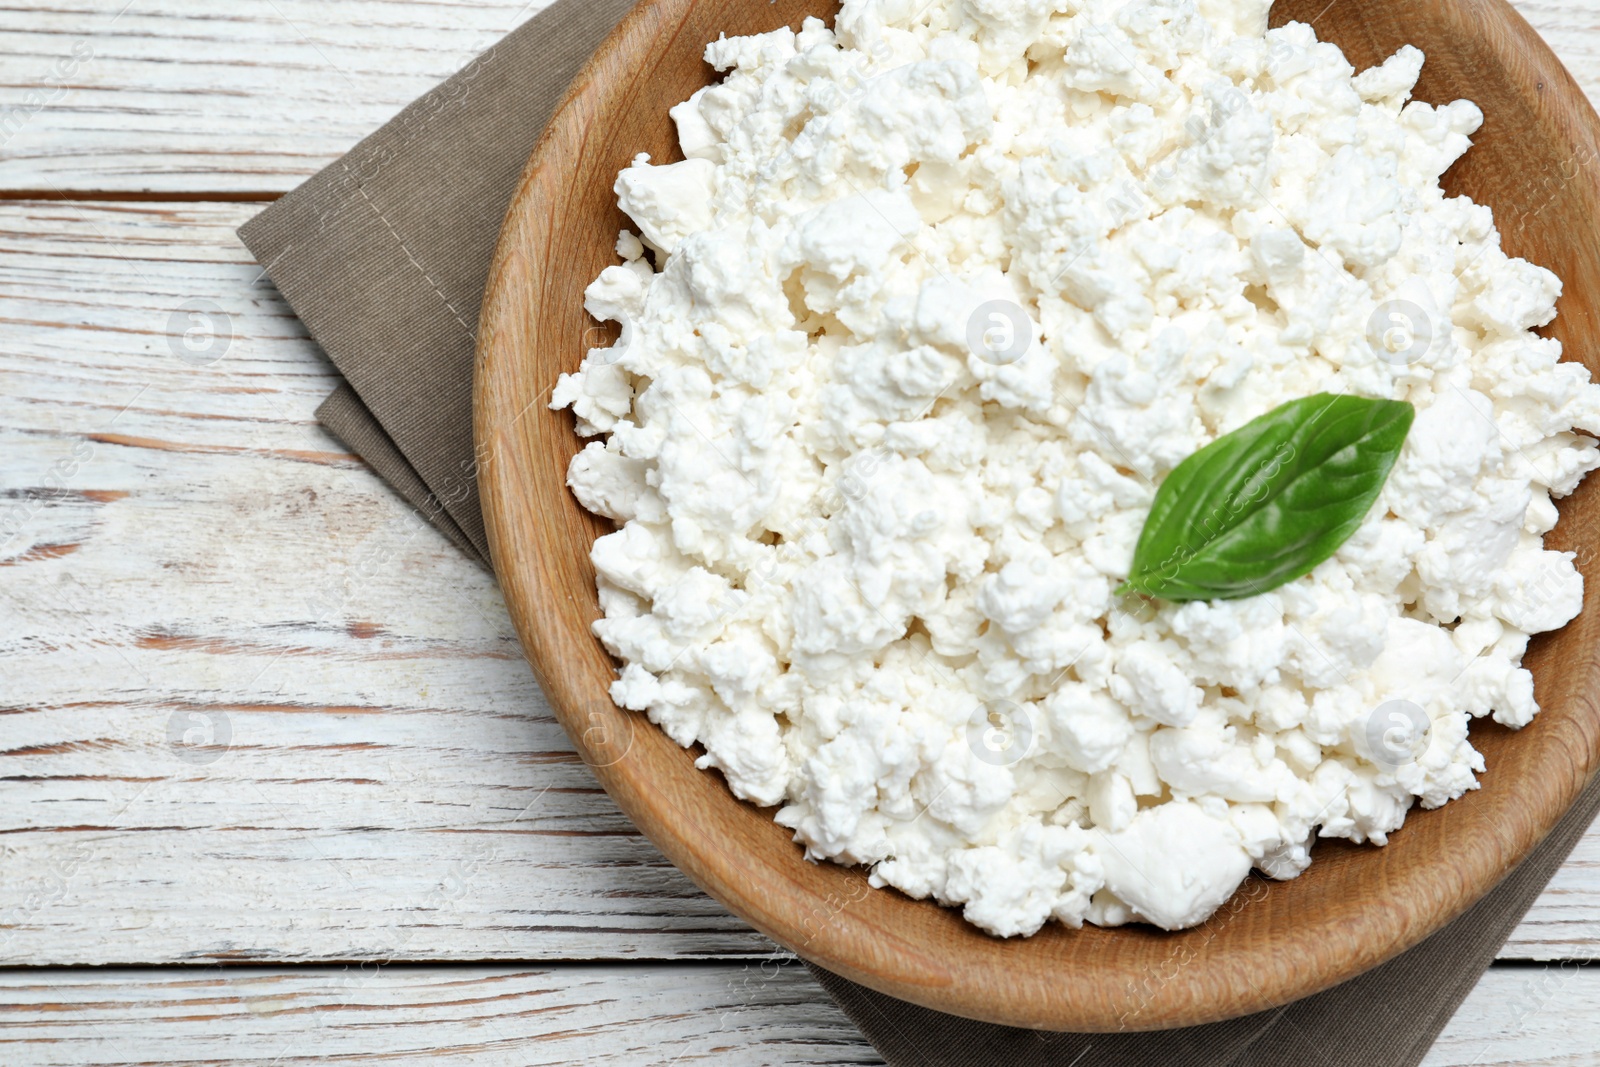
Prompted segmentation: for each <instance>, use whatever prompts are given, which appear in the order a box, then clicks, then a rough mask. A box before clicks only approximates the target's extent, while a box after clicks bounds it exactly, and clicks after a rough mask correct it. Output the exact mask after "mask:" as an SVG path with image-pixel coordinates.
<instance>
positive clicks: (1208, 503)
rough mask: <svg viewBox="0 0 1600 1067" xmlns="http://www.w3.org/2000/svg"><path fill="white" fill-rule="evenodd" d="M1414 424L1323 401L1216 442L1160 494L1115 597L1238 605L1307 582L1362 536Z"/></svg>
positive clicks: (1407, 413) (1389, 410) (1291, 406)
mask: <svg viewBox="0 0 1600 1067" xmlns="http://www.w3.org/2000/svg"><path fill="white" fill-rule="evenodd" d="M1415 417H1416V410H1415V409H1414V408H1413V407H1412V406H1411V405H1410V404H1408V403H1406V402H1404V401H1400V400H1368V399H1365V398H1363V397H1357V396H1334V395H1332V394H1329V393H1318V394H1316V395H1315V396H1308V397H1305V398H1303V399H1300V400H1292V401H1290V402H1289V403H1287V404H1284V405H1282V406H1281V407H1278V408H1275V409H1273V410H1272V411H1269V412H1267V413H1266V414H1265V415H1263V416H1261V417H1260V418H1258V419H1255V420H1254V421H1252V422H1250V423H1247V424H1246V425H1244V426H1241V427H1240V428H1239V429H1237V430H1235V431H1233V432H1232V433H1229V434H1224V435H1223V436H1222V437H1219V438H1217V439H1216V440H1215V441H1213V442H1211V444H1209V445H1207V446H1206V447H1205V448H1202V449H1201V450H1200V451H1198V452H1196V453H1195V454H1194V455H1192V456H1190V457H1189V458H1188V459H1186V460H1184V461H1183V462H1182V463H1180V464H1178V465H1177V466H1176V467H1174V468H1173V470H1172V472H1171V473H1170V474H1168V475H1167V477H1166V480H1165V481H1163V482H1162V483H1161V487H1160V488H1159V489H1158V490H1157V491H1156V497H1155V500H1154V502H1153V503H1152V504H1151V507H1150V514H1149V516H1148V517H1147V518H1146V519H1145V524H1144V530H1143V532H1142V533H1141V534H1140V535H1139V544H1138V547H1137V548H1136V549H1135V550H1134V555H1133V567H1132V573H1130V574H1129V575H1128V580H1127V582H1126V583H1125V584H1124V585H1123V586H1122V587H1121V588H1120V589H1118V590H1117V592H1118V594H1119V595H1121V594H1127V593H1142V594H1144V595H1145V596H1152V597H1160V598H1161V599H1163V600H1236V599H1240V598H1243V597H1251V596H1258V595H1260V594H1262V593H1267V592H1271V591H1272V590H1274V589H1276V588H1278V587H1279V586H1281V585H1284V584H1286V583H1288V582H1292V581H1294V580H1295V579H1296V578H1299V577H1301V576H1303V575H1305V574H1309V573H1310V572H1311V571H1312V570H1313V569H1314V568H1315V567H1316V566H1317V564H1319V563H1321V562H1322V561H1323V560H1325V559H1327V558H1328V557H1330V556H1332V555H1333V554H1334V553H1335V552H1337V551H1338V549H1339V546H1340V545H1342V544H1344V543H1345V542H1346V541H1348V540H1349V539H1350V536H1351V535H1352V534H1354V533H1355V532H1356V530H1357V528H1359V527H1360V525H1361V522H1362V520H1363V519H1365V518H1366V516H1367V512H1368V511H1369V510H1371V508H1372V504H1373V502H1374V501H1375V500H1377V498H1378V494H1379V493H1380V492H1382V490H1383V485H1384V482H1386V481H1387V480H1388V478H1389V472H1390V471H1391V470H1393V469H1394V464H1395V460H1396V459H1397V458H1399V455H1400V449H1401V448H1402V447H1403V446H1404V445H1405V441H1406V435H1407V434H1408V433H1409V432H1410V430H1411V423H1412V420H1413V419H1414V418H1415Z"/></svg>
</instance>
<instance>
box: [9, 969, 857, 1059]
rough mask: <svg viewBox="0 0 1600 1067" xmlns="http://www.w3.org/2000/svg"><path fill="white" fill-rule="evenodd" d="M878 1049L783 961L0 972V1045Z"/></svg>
mask: <svg viewBox="0 0 1600 1067" xmlns="http://www.w3.org/2000/svg"><path fill="white" fill-rule="evenodd" d="M332 1060H338V1061H339V1062H341V1063H358V1064H359V1063H385V1064H395V1063H400V1064H419V1065H420V1064H434V1063H439V1062H449V1063H452V1064H461V1065H463V1067H480V1065H481V1067H490V1065H494V1067H509V1065H512V1064H515V1065H518V1067H522V1065H532V1064H584V1065H589V1064H598V1063H617V1064H662V1065H665V1064H674V1063H675V1064H692V1063H717V1064H727V1063H735V1064H740V1063H762V1064H772V1065H779V1064H817V1063H836V1064H847V1063H860V1064H869V1063H881V1062H882V1061H881V1060H879V1059H878V1057H877V1055H876V1054H875V1053H874V1052H873V1050H872V1047H871V1046H870V1045H868V1044H867V1042H866V1039H865V1038H863V1037H862V1036H861V1034H860V1032H859V1031H857V1030H856V1028H855V1027H854V1026H853V1025H852V1024H851V1023H850V1021H849V1019H847V1018H846V1017H845V1016H844V1014H843V1013H842V1012H841V1011H839V1009H838V1008H836V1007H835V1006H834V1005H833V1003H832V1002H831V1001H830V1000H828V998H827V995H826V994H824V993H823V992H822V990H821V989H820V988H819V987H818V986H817V985H816V983H815V982H813V981H812V980H811V977H810V976H809V975H808V974H807V973H806V972H805V970H804V968H801V967H799V966H797V965H794V964H789V965H781V964H777V963H766V964H758V963H750V964H749V965H747V966H739V965H728V964H720V965H715V966H711V967H689V966H684V965H677V966H672V965H655V966H649V965H634V966H629V967H606V966H596V965H592V964H591V965H573V966H566V967H558V968H550V969H539V970H504V969H489V968H482V967H470V968H402V967H388V968H370V967H369V968H367V969H366V970H362V969H361V968H358V967H348V968H343V969H331V970H330V969H323V968H304V969H296V970H291V971H266V970H261V969H256V968H248V969H236V968H228V969H225V970H218V969H216V968H212V969H210V970H199V971H195V970H191V969H189V968H180V969H172V970H165V971H152V970H143V971H110V972H102V971H76V972H61V971H47V972H42V973H31V972H25V971H24V972H12V973H9V974H5V975H0V1061H3V1062H5V1063H6V1064H8V1065H15V1067H45V1065H47V1064H76V1065H84V1067H87V1065H91V1064H96V1065H111V1064H137V1063H180V1062H181V1063H184V1064H196V1065H197V1064H217V1065H224V1064H228V1065H243V1064H247V1063H248V1064H272V1065H274V1067H311V1065H315V1064H323V1063H327V1062H329V1061H332Z"/></svg>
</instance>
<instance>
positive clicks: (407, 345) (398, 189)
mask: <svg viewBox="0 0 1600 1067" xmlns="http://www.w3.org/2000/svg"><path fill="white" fill-rule="evenodd" d="M630 3H631V0H558V2H557V3H556V4H555V5H554V6H552V7H550V8H547V9H546V10H544V11H543V12H541V13H540V14H538V15H536V16H535V17H534V18H533V19H531V20H530V21H528V22H527V23H526V24H525V25H523V26H522V27H521V28H520V29H518V30H516V31H515V32H514V33H512V34H510V35H509V36H508V37H506V38H505V39H504V40H503V41H501V42H500V43H499V44H497V45H495V46H494V47H493V48H491V49H490V50H489V51H488V52H486V53H484V54H483V55H482V56H479V57H478V58H477V59H475V60H473V62H472V63H471V64H470V65H469V66H468V67H467V68H466V69H464V70H463V71H461V73H459V74H457V75H456V76H455V77H453V78H451V79H450V80H449V81H446V82H445V83H444V84H442V85H441V86H439V87H438V88H436V89H434V90H433V91H432V92H430V93H428V94H427V95H426V96H424V97H423V98H422V99H420V100H418V101H417V102H415V103H414V104H412V105H411V106H410V107H408V108H406V109H405V110H404V111H403V112H401V113H400V114H399V115H398V116H397V117H396V118H395V119H393V120H392V121H391V122H389V123H388V124H387V125H385V126H384V127H383V128H382V129H380V130H378V131H377V132H376V133H374V134H372V135H371V136H370V137H368V138H367V139H366V140H364V141H362V142H361V143H360V144H359V145H357V146H356V147H355V148H354V149H353V150H352V151H351V152H350V153H349V154H348V155H346V156H345V157H344V158H342V159H340V160H338V161H336V162H334V163H332V164H330V165H329V166H328V167H327V168H325V169H324V170H323V171H322V172H321V173H319V174H317V175H316V176H315V177H314V178H312V179H311V180H309V181H307V182H306V183H305V184H304V185H302V186H300V187H299V188H298V189H296V190H294V191H293V192H291V193H290V194H288V195H287V196H285V197H284V198H283V199H282V200H280V201H278V202H277V203H276V204H274V205H272V206H271V207H269V208H267V209H266V210H265V211H263V212H262V213H261V214H259V215H257V216H256V217H255V218H253V219H251V220H250V221H249V222H248V223H246V224H245V226H244V227H243V228H242V229H241V230H240V231H239V232H240V236H241V237H242V238H243V240H244V243H245V244H246V245H247V246H248V247H249V248H250V250H251V251H252V252H253V253H254V254H255V256H256V258H257V259H258V260H259V261H260V262H261V263H263V264H265V265H266V266H267V268H268V271H269V272H270V274H271V275H272V279H273V281H274V282H275V283H276V284H277V286H278V289H279V290H280V291H281V292H282V293H283V295H284V296H285V297H286V298H287V299H288V301H289V303H290V304H291V305H292V306H293V307H294V310H295V312H296V313H297V314H298V315H299V316H300V318H301V319H302V320H303V321H304V322H305V324H306V326H307V328H308V329H309V330H310V331H311V333H312V334H313V336H315V337H316V338H317V340H318V341H320V342H321V344H322V346H323V348H324V349H325V350H326V351H327V353H328V355H329V356H330V357H331V358H332V360H333V362H334V363H335V364H336V365H337V366H338V368H339V369H340V370H341V371H342V372H343V373H344V375H345V378H346V379H347V382H348V384H347V385H345V386H343V387H341V388H340V389H339V391H338V392H336V393H334V394H333V395H332V396H331V397H329V399H328V401H327V402H326V403H325V404H324V405H323V406H322V407H321V408H320V409H319V410H318V415H319V417H320V418H321V419H322V420H323V422H324V423H325V424H326V425H327V426H328V428H329V429H331V430H332V431H333V432H334V433H336V434H338V435H339V436H340V437H341V438H343V439H344V441H345V442H346V443H348V444H349V445H350V447H352V448H353V449H355V450H356V451H357V452H359V453H360V454H361V455H362V456H363V457H365V458H366V460H367V461H368V462H369V463H370V464H371V465H372V467H373V468H374V469H375V470H377V472H378V473H379V474H380V475H382V476H383V477H384V478H385V479H386V480H387V481H388V482H389V484H390V485H391V486H393V487H394V488H395V490H396V491H397V492H399V493H400V494H401V495H402V496H403V497H404V498H405V499H406V500H407V501H409V502H410V503H411V504H412V505H413V506H414V507H416V508H417V509H418V511H419V512H420V513H421V514H423V515H424V516H425V517H427V518H428V519H429V520H430V521H432V522H434V523H435V525H437V526H438V527H439V528H440V529H441V530H442V531H443V532H444V533H445V534H446V536H448V537H449V538H450V539H451V540H452V541H454V542H456V543H457V544H458V545H460V546H461V547H462V549H463V551H465V552H467V553H468V554H470V555H472V556H473V557H474V558H477V559H479V560H480V561H482V560H487V559H488V546H487V543H486V541H485V538H484V528H483V519H482V516H481V515H480V513H479V510H478V498H477V486H476V484H475V483H474V481H473V479H472V477H471V475H470V472H471V471H472V469H473V464H472V457H473V445H472V362H473V332H474V330H475V328H476V325H477V316H478V306H479V304H480V302H481V300H482V296H483V287H484V282H485V279H486V276H487V274H488V269H489V261H490V257H491V254H492V252H493V249H494V243H495V237H496V234H497V232H498V229H499V226H500V221H501V218H502V217H503V215H504V214H505V210H506V206H507V204H508V202H509V200H510V197H511V193H512V190H513V189H514V188H515V185H516V179H517V175H518V173H519V171H520V170H521V168H522V165H523V163H524V162H525V161H526V160H527V157H528V153H529V152H530V151H531V149H532V147H533V144H534V141H535V140H536V139H537V137H538V135H539V132H540V131H541V130H542V129H543V127H544V124H545V122H546V121H547V119H548V118H549V115H550V113H551V112H552V111H553V110H554V107H555V105H556V103H558V102H559V100H560V97H561V94H562V91H563V90H564V89H565V87H566V85H567V83H568V82H569V81H570V79H571V78H572V76H573V75H574V74H575V73H576V72H577V69H578V67H579V66H580V65H581V64H582V62H583V60H584V59H585V58H586V57H587V56H588V55H589V54H590V53H591V52H592V51H593V49H594V48H595V47H596V46H597V45H598V44H599V43H600V41H601V39H602V38H603V37H604V36H605V34H606V32H607V31H608V30H609V29H610V28H611V26H612V25H614V24H615V22H616V21H617V19H619V18H620V17H621V15H622V14H623V12H624V11H625V10H626V9H627V8H628V6H629V5H630ZM1597 808H1600V781H1596V782H1591V783H1590V785H1589V788H1588V789H1587V790H1586V791H1585V792H1584V794H1583V796H1582V798H1581V799H1580V800H1579V802H1578V803H1577V804H1576V805H1575V806H1574V808H1573V810H1572V811H1571V812H1570V813H1568V815H1567V816H1566V818H1564V819H1563V820H1562V822H1561V823H1560V825H1559V826H1558V827H1557V828H1556V830H1555V831H1554V832H1553V833H1551V835H1550V836H1549V837H1548V838H1547V839H1546V840H1545V841H1544V842H1543V843H1542V844H1541V845H1540V846H1539V847H1538V848H1537V849H1536V850H1535V851H1534V852H1533V853H1532V855H1530V857H1529V858H1528V859H1527V860H1526V861H1525V862H1524V863H1523V864H1522V865H1521V866H1520V867H1519V868H1518V869H1517V870H1516V871H1515V872H1514V873H1513V874H1512V875H1511V876H1510V877H1508V878H1507V879H1506V880H1505V881H1504V882H1502V883H1501V884H1500V886H1499V887H1498V888H1496V889H1495V890H1494V891H1493V892H1492V893H1490V894H1489V895H1488V896H1487V897H1485V898H1484V899H1483V900H1482V901H1481V902H1479V903H1478V904H1477V906H1475V907H1474V908H1473V909H1472V910H1470V911H1469V912H1467V913H1466V914H1465V915H1463V916H1462V917H1461V918H1459V919H1458V920H1456V921H1455V922H1454V923H1452V924H1451V925H1450V926H1448V927H1447V928H1445V929H1444V930H1442V931H1440V932H1439V933H1437V934H1435V935H1434V936H1433V937H1431V938H1429V939H1428V940H1427V941H1425V942H1423V943H1422V944H1421V945H1419V946H1417V947H1416V948H1414V949H1412V950H1411V951H1410V952H1407V953H1406V954H1404V955H1403V956H1400V957H1399V958H1397V959H1395V960H1392V961H1391V962H1389V963H1387V964H1384V965H1383V966H1381V967H1378V968H1375V969H1374V970H1372V971H1369V972H1368V973H1366V974H1364V975H1362V976H1360V977H1358V978H1356V979H1354V980H1352V981H1349V982H1346V983H1345V984H1343V985H1341V986H1338V987H1336V988H1334V989H1331V990H1328V991H1326V992H1323V993H1320V994H1318V995H1316V996H1312V997H1308V998H1306V999H1305V1000H1302V1001H1299V1002H1298V1003H1295V1004H1292V1005H1289V1006H1287V1007H1285V1008H1280V1009H1277V1010H1275V1011H1270V1012H1263V1013H1261V1014H1258V1015H1252V1016H1247V1017H1245V1018H1241V1019H1234V1020H1231V1021H1229V1022H1224V1023H1216V1024H1213V1025H1210V1026H1200V1027H1192V1028H1189V1029H1184V1030H1169V1031H1163V1032H1158V1033H1143V1034H1053V1033H1036V1032H1034V1031H1028V1030H1017V1029H1012V1028H1009V1027H1002V1026H993V1025H989V1024H985V1023H976V1022H972V1021H970V1020H967V1019H961V1018H957V1017H955V1016H951V1015H944V1014H941V1013H939V1012H935V1011H929V1010H928V1009H926V1008H920V1007H917V1006H915V1005H911V1004H906V1003H903V1002H901V1001H897V1000H895V999H893V998H892V997H887V996H884V995H883V994H880V993H876V992H873V991H872V990H869V989H866V988H865V987H863V986H859V985H856V984H854V983H851V982H848V981H845V980H844V979H842V978H840V977H838V976H837V975H833V974H829V973H828V972H826V971H823V970H821V969H820V968H817V967H812V968H811V970H812V972H813V973H814V974H815V975H816V976H817V978H818V980H819V981H821V983H822V985H823V987H824V988H825V989H826V990H827V991H828V992H829V993H830V994H831V995H832V996H833V998H834V999H835V1000H836V1001H838V1002H839V1004H840V1005H841V1006H842V1007H843V1008H844V1010H845V1011H846V1012H847V1013H848V1014H849V1015H850V1017H851V1018H852V1019H853V1020H855V1022H856V1023H857V1025H859V1026H860V1027H861V1029H862V1031H863V1032H864V1033H865V1034H866V1035H867V1037H868V1039H869V1040H871V1041H872V1043H873V1045H874V1046H876V1047H877V1049H878V1051H879V1052H880V1053H881V1054H882V1055H883V1057H884V1058H885V1059H886V1060H887V1061H888V1062H889V1063H891V1064H893V1065H895V1067H910V1065H937V1067H946V1065H950V1067H955V1065H974V1067H976V1065H983V1064H1005V1065H1007V1067H1035V1065H1037V1067H1045V1065H1056V1067H1109V1065H1112V1064H1139V1065H1142V1064H1150V1065H1156V1064H1160V1065H1162V1067H1257V1065H1260V1067H1265V1065H1269V1064H1271V1065H1279V1064H1297V1065H1298V1064H1312V1065H1314V1064H1335V1065H1339V1067H1344V1065H1348V1064H1361V1065H1363V1067H1414V1065H1415V1064H1417V1063H1418V1062H1419V1061H1421V1059H1422V1057H1423V1056H1424V1054H1425V1053H1426V1052H1427V1050H1428V1048H1429V1047H1430V1046H1431V1045H1432V1044H1433V1041H1434V1039H1435V1038H1436V1037H1437V1036H1438V1034H1439V1031H1440V1030H1441V1029H1442V1028H1443V1027H1444V1025H1445V1023H1447V1022H1448V1021H1449V1019H1450V1017H1451V1015H1453V1014H1454V1012H1455V1010H1456V1008H1457V1007H1458V1006H1459V1005H1460V1004H1461V1001H1462V999H1463V998H1464V997H1465V996H1466V995H1467V993H1468V992H1469V991H1470V990H1471V989H1472V988H1473V986H1474V985H1476V984H1477V982H1478V979H1479V978H1480V976H1481V975H1482V974H1483V971H1484V969H1485V968H1486V967H1487V966H1488V965H1489V964H1490V963H1491V962H1492V961H1493V960H1494V957H1495V954H1496V952H1497V951H1498V950H1499V948H1500V946H1501V944H1503V943H1504V941H1505V939H1506V937H1507V935H1508V934H1510V932H1511V931H1512V929H1514V928H1515V927H1516V925H1517V923H1518V922H1519V921H1520V920H1521V918H1522V916H1523V914H1524V913H1525V912H1526V911H1527V909H1528V907H1529V905H1530V904H1532V903H1533V900H1534V898H1535V897H1537V896H1538V895H1539V892H1540V890H1541V889H1543V887H1544V885H1545V883H1546V882H1548V881H1549V879H1550V877H1551V875H1553V874H1554V873H1555V871H1556V868H1558V867H1559V866H1560V865H1561V863H1562V861H1563V860H1565V859H1566V857H1567V854H1568V853H1569V852H1571V850H1572V847H1573V845H1574V844H1576V842H1577V841H1578V838H1579V837H1581V836H1582V834H1583V832H1584V828H1585V827H1587V826H1588V825H1589V823H1590V821H1591V820H1592V819H1593V818H1594V815H1595V812H1596V810H1597ZM1069 965H1070V964H1069Z"/></svg>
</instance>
